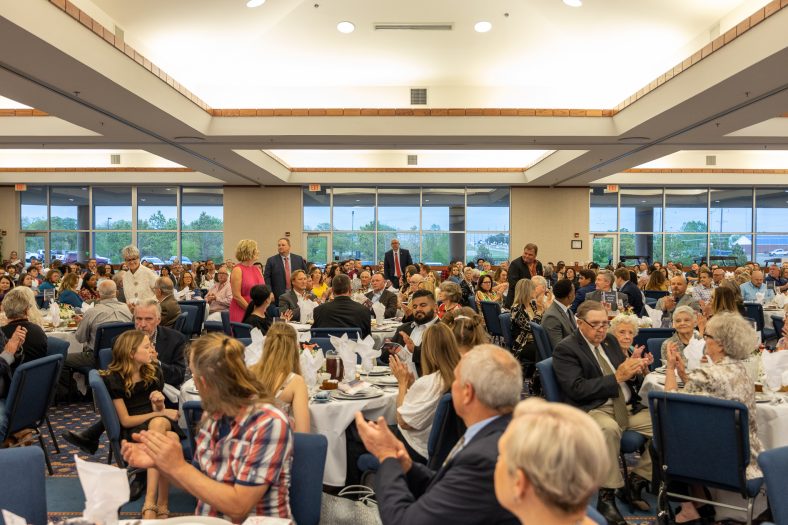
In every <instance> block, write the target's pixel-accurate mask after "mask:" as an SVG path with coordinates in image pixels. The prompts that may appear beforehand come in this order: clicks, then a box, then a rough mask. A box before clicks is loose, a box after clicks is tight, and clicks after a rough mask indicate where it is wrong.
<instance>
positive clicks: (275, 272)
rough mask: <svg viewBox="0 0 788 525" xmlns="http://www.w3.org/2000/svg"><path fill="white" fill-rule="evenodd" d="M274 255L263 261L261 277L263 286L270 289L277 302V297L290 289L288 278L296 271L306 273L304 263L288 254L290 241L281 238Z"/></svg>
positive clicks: (297, 257)
mask: <svg viewBox="0 0 788 525" xmlns="http://www.w3.org/2000/svg"><path fill="white" fill-rule="evenodd" d="M276 251H277V252H278V253H277V254H276V255H273V256H271V257H269V258H268V260H267V261H265V269H264V270H263V277H264V278H265V284H267V285H268V286H270V287H271V291H272V292H274V298H275V299H276V301H277V302H278V301H279V296H281V295H282V294H283V293H285V291H286V290H289V289H290V277H291V275H292V273H293V272H294V271H296V270H304V271H306V263H305V262H304V259H303V258H302V257H301V256H300V255H296V254H294V253H290V239H288V238H287V237H282V238H281V239H279V241H278V242H277V243H276Z"/></svg>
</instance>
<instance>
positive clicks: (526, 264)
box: [504, 242, 544, 308]
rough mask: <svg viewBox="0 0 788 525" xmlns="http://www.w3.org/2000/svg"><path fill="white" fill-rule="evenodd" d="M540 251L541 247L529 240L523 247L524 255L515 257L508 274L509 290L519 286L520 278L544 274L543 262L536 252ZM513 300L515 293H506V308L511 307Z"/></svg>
mask: <svg viewBox="0 0 788 525" xmlns="http://www.w3.org/2000/svg"><path fill="white" fill-rule="evenodd" d="M538 252H539V247H538V246H537V245H535V244H534V243H531V242H529V243H528V244H526V245H525V247H524V248H523V255H522V257H518V258H517V259H514V260H513V261H512V262H511V264H509V273H508V275H507V279H508V281H509V290H514V289H515V287H517V281H519V280H520V279H530V278H531V277H533V276H534V275H544V270H543V269H542V263H541V262H539V261H537V260H536V254H537V253H538ZM512 301H514V293H508V294H506V301H505V302H504V306H505V307H506V308H511V307H512Z"/></svg>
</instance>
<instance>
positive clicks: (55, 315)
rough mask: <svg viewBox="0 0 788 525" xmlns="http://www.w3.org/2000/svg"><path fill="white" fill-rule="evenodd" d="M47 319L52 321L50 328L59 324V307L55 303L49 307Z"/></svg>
mask: <svg viewBox="0 0 788 525" xmlns="http://www.w3.org/2000/svg"><path fill="white" fill-rule="evenodd" d="M49 317H50V318H51V319H52V326H58V325H59V324H60V306H59V305H58V304H57V303H56V302H52V303H51V304H50V305H49Z"/></svg>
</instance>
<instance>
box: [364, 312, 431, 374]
mask: <svg viewBox="0 0 788 525" xmlns="http://www.w3.org/2000/svg"><path fill="white" fill-rule="evenodd" d="M411 319H412V318H411ZM436 322H437V323H440V319H438V320H437V321H436ZM414 328H416V327H415V326H414V323H413V321H410V322H405V323H402V324H401V325H399V326H398V327H397V331H396V333H395V334H394V337H392V338H391V342H392V343H397V344H398V345H401V346H405V339H403V338H402V335H400V332H405V333H406V334H408V335H410V334H411V332H413V329H414ZM379 359H380V360H381V361H382V362H384V363H386V364H388V362H389V353H388V352H386V351H383V352H382V353H381V354H380V358H379ZM411 360H412V361H413V366H415V367H416V371H417V372H418V373H419V374H421V345H415V346H414V347H413V358H412V359H411Z"/></svg>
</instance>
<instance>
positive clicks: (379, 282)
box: [366, 273, 397, 319]
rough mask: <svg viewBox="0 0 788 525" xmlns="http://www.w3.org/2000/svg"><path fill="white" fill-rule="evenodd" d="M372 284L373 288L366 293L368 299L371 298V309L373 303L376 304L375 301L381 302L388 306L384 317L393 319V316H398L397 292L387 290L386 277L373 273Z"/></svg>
mask: <svg viewBox="0 0 788 525" xmlns="http://www.w3.org/2000/svg"><path fill="white" fill-rule="evenodd" d="M370 285H371V286H372V290H371V291H369V292H368V293H367V294H366V296H367V299H369V307H370V309H372V305H374V304H375V303H380V304H382V305H383V306H384V307H386V311H385V312H384V313H383V317H385V318H386V319H391V318H392V317H396V316H397V294H395V293H393V292H389V291H388V290H386V279H385V278H384V277H383V274H382V273H376V274H375V275H373V276H372V280H371V281H370Z"/></svg>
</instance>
